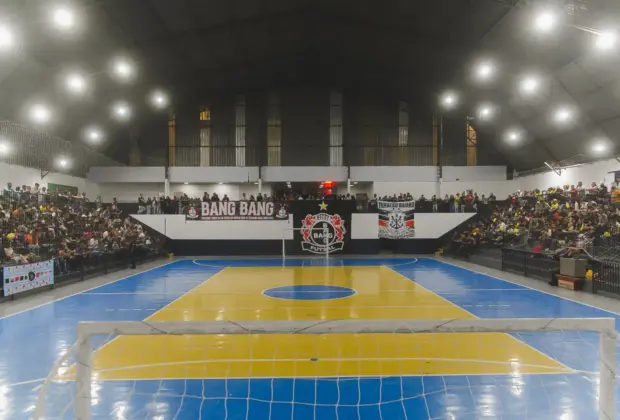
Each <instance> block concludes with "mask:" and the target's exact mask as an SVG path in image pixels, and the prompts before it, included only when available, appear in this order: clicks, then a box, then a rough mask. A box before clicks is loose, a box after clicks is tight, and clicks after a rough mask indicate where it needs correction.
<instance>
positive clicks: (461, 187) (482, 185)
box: [440, 181, 518, 200]
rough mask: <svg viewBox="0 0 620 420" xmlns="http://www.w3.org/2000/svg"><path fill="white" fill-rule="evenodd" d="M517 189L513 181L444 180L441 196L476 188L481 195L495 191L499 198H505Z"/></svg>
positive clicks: (475, 190)
mask: <svg viewBox="0 0 620 420" xmlns="http://www.w3.org/2000/svg"><path fill="white" fill-rule="evenodd" d="M517 189H518V188H516V186H515V184H514V183H513V181H494V182H469V181H466V182H442V183H441V186H440V191H441V197H444V196H445V195H446V194H448V195H453V194H456V193H459V194H460V193H462V192H463V191H467V190H474V192H476V193H478V195H479V196H482V194H484V195H486V196H487V197H488V196H489V195H491V193H493V194H495V197H497V199H498V200H503V199H505V198H506V197H508V194H512V193H513V192H515V191H516V190H517Z"/></svg>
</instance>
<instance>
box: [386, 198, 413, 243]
mask: <svg viewBox="0 0 620 420" xmlns="http://www.w3.org/2000/svg"><path fill="white" fill-rule="evenodd" d="M377 208H378V210H379V238H386V239H413V238H415V201H379V202H378V203H377Z"/></svg>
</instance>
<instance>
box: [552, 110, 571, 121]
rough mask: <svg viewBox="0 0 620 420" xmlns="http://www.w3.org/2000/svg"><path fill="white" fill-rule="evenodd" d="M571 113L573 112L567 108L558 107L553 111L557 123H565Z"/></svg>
mask: <svg viewBox="0 0 620 420" xmlns="http://www.w3.org/2000/svg"><path fill="white" fill-rule="evenodd" d="M572 115H573V113H572V112H571V110H570V109H569V108H566V107H563V108H559V109H558V110H557V111H555V120H556V121H557V122H559V123H565V122H567V121H568V120H569V119H570V118H571V117H572Z"/></svg>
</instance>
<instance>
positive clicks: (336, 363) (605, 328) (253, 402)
mask: <svg viewBox="0 0 620 420" xmlns="http://www.w3.org/2000/svg"><path fill="white" fill-rule="evenodd" d="M519 334H527V335H528V336H530V335H537V334H559V336H557V337H556V339H557V340H556V341H554V342H555V343H556V344H558V345H559V343H561V342H562V341H563V340H564V339H565V338H566V337H568V335H571V334H578V335H579V336H583V334H593V336H595V338H596V340H598V363H597V368H596V370H595V371H593V372H587V374H588V375H591V378H590V379H591V381H590V382H588V383H596V384H597V385H596V386H597V391H596V392H597V404H598V407H597V408H596V409H594V408H592V410H596V411H597V413H591V415H595V416H596V415H597V416H598V419H604V420H609V419H613V418H614V384H615V363H616V361H615V350H616V331H615V324H614V319H611V318H609V319H608V318H595V319H568V318H556V319H452V320H445V319H444V320H344V321H341V320H334V321H273V322H260V321H251V322H245V321H239V322H232V321H213V322H194V321H192V322H146V321H144V322H81V323H79V324H78V327H77V336H78V341H77V342H76V343H75V344H74V345H73V346H72V347H71V349H70V350H69V351H68V352H67V353H66V354H65V355H64V356H63V357H62V358H61V359H60V360H58V361H57V363H56V364H55V366H54V368H53V370H52V372H51V373H50V374H49V376H48V378H47V380H46V381H45V383H44V384H43V386H42V387H41V389H40V393H39V396H38V399H37V403H36V409H35V416H34V418H35V419H43V418H44V419H46V420H49V419H56V418H59V419H60V418H63V419H64V418H76V419H78V420H90V419H91V418H100V417H101V418H127V419H129V418H159V417H158V416H159V415H161V418H164V417H165V418H175V419H179V420H183V419H185V418H192V419H220V418H222V419H224V418H270V419H272V418H273V419H279V418H313V419H316V418H325V419H327V418H340V419H342V418H347V419H348V418H380V417H381V414H382V415H383V418H409V419H413V418H415V419H422V418H431V417H436V414H437V413H435V414H431V413H430V409H431V408H432V407H433V405H432V401H434V400H433V398H435V401H436V398H437V393H439V395H440V396H441V395H444V394H445V395H446V398H447V397H448V395H453V396H455V395H457V394H458V393H459V392H462V393H463V400H466V399H467V398H471V399H472V400H473V398H474V397H473V396H474V393H477V392H478V391H477V390H476V389H475V386H476V385H475V384H474V383H473V382H471V381H473V379H472V378H475V377H480V376H482V377H484V375H491V376H489V377H490V378H492V379H489V380H484V381H483V382H481V383H483V385H481V386H484V394H485V395H487V396H488V395H489V394H490V393H491V394H492V391H493V387H498V389H497V390H496V391H497V395H504V394H506V392H508V391H506V390H502V389H501V387H502V386H503V385H502V384H501V383H499V382H497V381H498V380H497V379H496V377H495V376H492V375H505V378H507V379H506V380H507V381H509V382H508V383H509V384H510V387H509V389H510V390H511V391H512V392H517V393H518V392H519V387H521V389H523V381H525V379H524V378H525V377H526V376H528V374H536V373H558V374H559V375H561V376H570V375H571V374H575V373H578V374H577V375H576V376H580V377H583V375H585V374H586V373H584V372H579V371H577V370H574V368H573V367H569V366H566V365H563V364H561V363H559V362H557V361H553V360H551V359H549V358H546V356H545V355H544V353H542V352H540V351H537V350H535V349H533V348H531V347H528V346H525V345H524V347H523V352H524V353H521V356H520V357H522V359H523V360H520V359H519V357H515V354H519V353H518V352H515V351H514V348H513V349H509V350H508V351H505V349H502V348H501V346H502V343H506V342H507V341H506V340H514V341H515V342H516V343H517V344H516V345H519V344H518V343H521V344H523V342H522V341H521V340H520V339H519V338H522V336H520V335H519ZM564 335H566V336H564ZM502 337H504V338H502ZM102 338H103V340H102ZM95 347H97V349H95ZM592 351H593V354H596V351H595V349H593V350H592ZM445 352H448V353H445ZM527 352H531V354H530V353H527ZM446 354H447V355H448V356H449V357H448V356H446ZM527 354H530V355H531V359H528V360H529V362H528V360H526V359H527V357H529V356H527V357H526V355H527ZM442 355H443V356H442ZM582 356H584V357H586V356H587V355H585V354H584V355H582ZM446 366H447V369H448V370H450V371H452V373H453V374H449V373H448V372H447V371H446V370H445V369H446ZM442 369H443V370H442ZM456 373H458V374H459V375H462V376H463V378H466V379H467V380H465V381H456V379H458V378H455V381H456V382H458V384H455V383H454V381H450V378H452V377H454V376H456V375H454V374H456ZM470 374H471V375H473V376H467V375H470ZM442 375H447V376H442ZM476 375H478V376H476ZM533 376H537V375H533ZM538 376H540V375H538ZM429 378H430V379H432V378H438V379H437V380H435V381H430V379H429ZM446 378H447V379H446ZM415 381H418V382H415ZM420 381H421V384H422V385H421V387H418V388H416V389H417V390H416V389H414V388H415V386H413V384H414V383H420ZM542 381H544V380H542V379H540V377H539V378H538V379H536V384H537V385H536V386H543V387H547V388H545V389H544V390H543V389H540V390H536V391H533V392H532V390H528V391H529V392H528V393H527V394H526V395H523V396H521V395H520V394H519V398H518V402H519V403H518V404H517V405H516V406H515V407H512V408H511V406H503V405H502V402H499V403H498V406H497V407H494V406H491V408H490V409H491V410H495V411H493V413H494V414H493V415H492V416H491V417H492V418H500V417H502V416H506V417H510V418H524V419H525V418H531V417H530V416H531V415H532V412H531V411H530V412H529V414H528V410H534V412H535V413H536V415H540V416H542V417H536V418H557V417H551V416H548V417H545V416H544V412H543V411H544V408H543V407H542V406H540V405H537V404H533V406H532V407H533V408H532V407H528V406H527V401H525V402H524V401H523V399H524V398H531V397H532V396H534V397H535V396H536V395H537V394H541V398H543V399H544V401H546V403H547V404H549V406H550V407H555V406H556V404H557V406H560V405H561V404H566V400H562V398H564V397H563V396H562V397H559V398H560V399H559V400H558V401H555V400H553V392H551V391H552V389H551V387H553V386H563V385H562V384H561V383H559V382H561V381H559V380H555V379H554V380H550V381H546V382H542ZM73 384H74V386H73ZM433 384H435V385H433ZM437 384H443V385H441V386H436V385H437ZM541 384H542V385H541ZM452 386H454V387H455V388H454V389H451V388H450V387H452ZM532 386H534V385H532ZM107 387H111V389H108V388H107ZM442 387H443V388H442ZM442 393H444V394H442ZM577 393H578V392H576V393H575V398H577V397H578V396H577ZM508 394H510V392H508ZM455 398H456V397H455ZM492 399H493V397H491V400H492ZM417 401H421V403H420V404H416V402H417ZM472 402H473V401H472ZM420 407H422V408H420ZM429 407H431V408H429ZM473 407H474V408H472V410H481V409H485V408H484V407H482V408H481V406H478V405H477V403H476V405H475V406H473ZM418 409H421V410H423V411H421V412H418V411H416V410H418ZM98 410H99V411H98ZM113 410H125V411H123V413H120V414H119V413H111V412H112V411H113ZM158 410H159V411H158ZM162 410H163V411H165V410H169V411H172V413H162ZM369 410H370V411H369ZM372 410H375V411H372ZM515 410H516V411H519V410H525V411H526V412H525V414H523V413H520V412H515ZM71 413H75V416H74V417H73V416H72V415H71ZM158 413H159V414H158ZM330 413H331V414H330ZM364 413H366V414H367V415H364ZM368 413H370V414H368ZM372 413H376V414H377V416H376V417H375V415H373V414H372ZM390 413H391V414H390ZM397 413H399V414H397ZM121 414H122V415H121ZM334 414H335V416H334ZM467 414H468V415H469V414H474V416H475V417H476V418H478V417H479V416H480V417H484V414H485V413H480V412H478V411H475V412H474V413H467ZM487 414H488V413H487ZM521 414H523V416H521V417H520V415H521ZM387 415H390V417H386V416H387ZM134 416H135V417H134ZM441 418H450V416H449V415H447V416H441ZM571 418H572V417H571ZM575 418H577V417H575ZM588 418H592V416H589V417H588Z"/></svg>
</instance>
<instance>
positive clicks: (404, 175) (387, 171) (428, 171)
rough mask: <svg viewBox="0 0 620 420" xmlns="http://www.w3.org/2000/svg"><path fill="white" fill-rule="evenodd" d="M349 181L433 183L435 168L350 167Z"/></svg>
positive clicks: (435, 173) (435, 178) (435, 176)
mask: <svg viewBox="0 0 620 420" xmlns="http://www.w3.org/2000/svg"><path fill="white" fill-rule="evenodd" d="M351 179H352V180H353V181H360V182H435V181H437V167H435V166H352V167H351Z"/></svg>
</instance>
